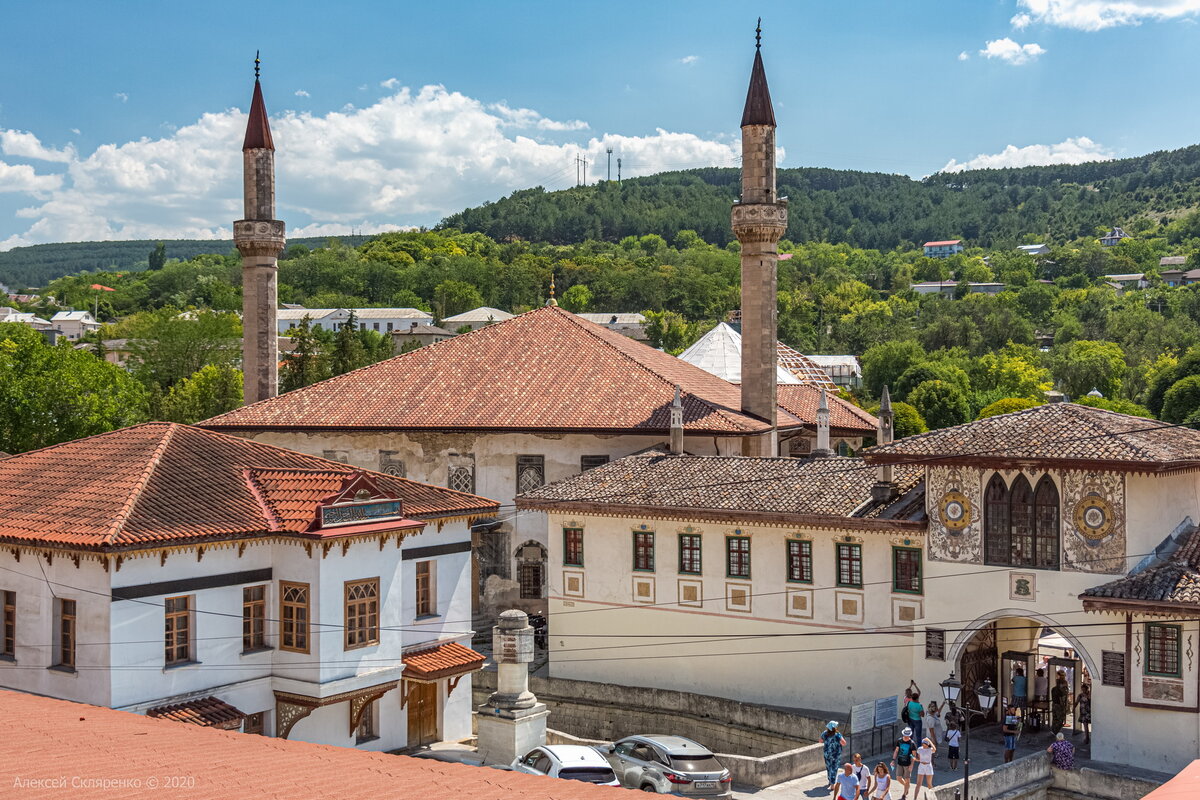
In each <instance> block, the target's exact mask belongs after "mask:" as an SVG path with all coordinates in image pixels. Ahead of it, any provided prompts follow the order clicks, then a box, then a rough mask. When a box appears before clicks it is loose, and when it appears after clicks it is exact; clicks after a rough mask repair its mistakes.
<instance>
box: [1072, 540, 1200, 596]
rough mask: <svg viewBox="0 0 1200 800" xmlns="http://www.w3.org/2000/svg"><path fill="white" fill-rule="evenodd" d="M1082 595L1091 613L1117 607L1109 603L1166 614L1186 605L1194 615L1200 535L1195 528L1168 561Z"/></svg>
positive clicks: (1198, 591) (1198, 584) (1199, 586)
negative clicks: (1156, 609)
mask: <svg viewBox="0 0 1200 800" xmlns="http://www.w3.org/2000/svg"><path fill="white" fill-rule="evenodd" d="M1079 596H1080V598H1081V599H1083V601H1084V603H1083V607H1084V608H1085V609H1087V610H1090V611H1096V610H1102V609H1103V607H1105V606H1111V605H1113V604H1111V603H1104V602H1103V601H1105V600H1117V601H1121V600H1128V601H1133V602H1134V603H1135V604H1151V605H1152V607H1161V610H1163V611H1167V610H1168V609H1167V608H1166V607H1169V606H1174V607H1176V608H1178V607H1179V606H1185V607H1187V608H1189V609H1190V611H1191V612H1194V611H1195V610H1196V609H1200V533H1197V529H1196V528H1194V527H1193V528H1192V530H1191V531H1190V532H1189V533H1188V534H1187V540H1186V541H1185V542H1184V543H1183V544H1182V545H1180V546H1179V548H1178V549H1177V550H1176V551H1175V552H1174V553H1172V554H1171V555H1170V556H1168V557H1167V558H1166V560H1165V561H1163V562H1161V563H1158V564H1154V565H1152V566H1149V567H1147V568H1146V569H1143V570H1142V571H1141V572H1136V573H1134V574H1132V575H1126V576H1124V577H1122V578H1118V579H1117V580H1115V581H1110V582H1109V583H1106V584H1103V585H1102V586H1096V587H1094V588H1091V589H1088V590H1087V591H1085V592H1083V593H1082V594H1081V595H1079ZM1118 605H1119V603H1118Z"/></svg>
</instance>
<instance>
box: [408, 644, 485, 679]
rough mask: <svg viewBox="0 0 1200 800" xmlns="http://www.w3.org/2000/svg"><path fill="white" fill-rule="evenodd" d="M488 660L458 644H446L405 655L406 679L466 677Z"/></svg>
mask: <svg viewBox="0 0 1200 800" xmlns="http://www.w3.org/2000/svg"><path fill="white" fill-rule="evenodd" d="M486 660H487V659H486V658H485V657H484V655H483V654H482V653H476V652H475V651H474V650H472V649H471V648H469V647H467V646H465V645H461V644H459V643H458V642H445V643H443V644H439V645H437V646H435V647H430V648H428V649H426V650H418V651H417V652H415V653H405V654H404V677H406V678H416V679H418V680H426V681H431V680H437V679H438V678H447V677H450V676H452V675H464V674H466V673H468V672H474V671H475V670H477V669H480V668H481V667H482V666H483V662H484V661H486Z"/></svg>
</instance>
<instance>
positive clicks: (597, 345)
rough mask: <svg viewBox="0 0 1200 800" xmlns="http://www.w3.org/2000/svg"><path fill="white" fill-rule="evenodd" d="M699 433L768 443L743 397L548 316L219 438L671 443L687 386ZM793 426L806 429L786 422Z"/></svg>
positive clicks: (509, 324) (210, 423) (331, 391)
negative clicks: (607, 438) (597, 438)
mask: <svg viewBox="0 0 1200 800" xmlns="http://www.w3.org/2000/svg"><path fill="white" fill-rule="evenodd" d="M676 384H679V385H680V386H682V387H683V418H684V427H685V428H686V429H687V431H688V432H689V433H693V434H719V435H735V436H736V435H740V434H747V433H757V432H760V431H764V430H766V428H767V425H766V423H764V422H762V421H761V420H758V419H755V418H753V417H749V416H746V415H745V414H743V413H742V412H741V410H740V409H741V390H740V389H739V388H738V387H737V386H734V385H733V384H731V383H729V382H728V381H725V380H722V379H721V378H718V377H716V376H715V375H710V374H709V373H707V372H705V371H704V370H702V369H700V368H699V367H696V366H693V365H692V364H688V363H687V362H685V361H681V360H680V359H678V358H675V356H672V355H669V354H667V353H664V352H662V351H659V350H655V349H654V348H652V347H650V346H648V345H645V344H642V343H641V342H638V341H635V340H633V339H630V338H629V337H627V336H623V335H622V334H620V333H617V332H615V331H610V330H608V329H607V328H605V327H604V326H602V325H596V324H594V323H591V322H588V321H587V320H584V319H581V318H579V317H577V316H576V315H574V314H572V313H571V312H569V311H566V310H565V309H562V308H559V307H557V306H544V307H542V308H539V309H537V310H534V311H530V312H528V313H526V314H521V315H520V316H517V317H514V318H512V319H510V320H505V321H504V322H498V323H496V324H494V325H488V326H486V327H484V328H481V329H479V330H477V331H474V332H472V333H465V334H462V335H459V336H455V337H454V338H452V339H446V340H444V341H441V342H438V343H436V344H432V345H428V346H426V347H422V348H420V349H419V350H414V351H412V352H411V353H405V354H404V355H400V356H396V357H395V358H391V359H388V360H387V361H381V362H379V363H377V364H372V365H371V366H369V367H363V368H362V369H359V370H355V371H354V372H348V373H346V374H345V375H339V376H337V377H336V378H330V379H329V380H325V381H321V382H320V383H315V384H313V385H312V386H307V387H305V388H303V389H297V390H295V391H292V392H288V393H286V394H282V395H279V396H278V397H273V398H270V399H267V400H262V401H260V402H257V403H254V404H252V405H248V406H244V407H243V408H239V409H236V410H234V411H230V412H228V413H226V414H221V415H220V416H217V417H213V418H212V419H210V420H207V421H206V422H204V423H202V424H203V425H204V427H206V428H212V429H214V430H262V429H285V430H296V429H339V430H344V429H354V428H361V429H368V430H464V429H465V430H535V431H536V430H543V431H569V430H579V431H604V432H613V433H666V432H667V431H669V430H670V425H671V401H672V400H673V399H674V396H675V385H676ZM779 416H780V419H779V425H780V427H781V428H792V427H797V426H799V425H800V424H801V421H800V420H798V419H796V418H795V417H792V416H791V415H790V414H788V413H787V412H785V411H781V412H780V415H779Z"/></svg>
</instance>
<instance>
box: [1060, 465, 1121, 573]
mask: <svg viewBox="0 0 1200 800" xmlns="http://www.w3.org/2000/svg"><path fill="white" fill-rule="evenodd" d="M1062 488H1063V491H1062V522H1063V526H1062V527H1063V536H1062V538H1063V551H1062V568H1063V569H1064V570H1071V571H1074V572H1100V573H1114V574H1115V573H1120V572H1123V571H1124V564H1125V476H1124V475H1121V474H1118V473H1113V472H1064V473H1063V475H1062Z"/></svg>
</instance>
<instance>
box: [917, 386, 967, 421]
mask: <svg viewBox="0 0 1200 800" xmlns="http://www.w3.org/2000/svg"><path fill="white" fill-rule="evenodd" d="M908 402H909V403H910V404H911V405H912V406H913V408H915V409H917V411H918V412H920V414H921V416H922V417H923V418H924V419H925V422H926V424H928V425H929V427H930V428H946V427H949V426H950V425H959V424H961V423H963V422H966V421H967V420H969V419H970V418H971V406H970V405H969V404H968V403H967V398H966V395H965V394H964V393H963V391H962V389H960V388H959V387H958V385H957V384H954V383H951V382H948V381H941V380H932V381H925V382H924V383H922V384H920V385H919V386H917V387H916V388H915V389H913V390H912V393H910V394H909V396H908Z"/></svg>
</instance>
